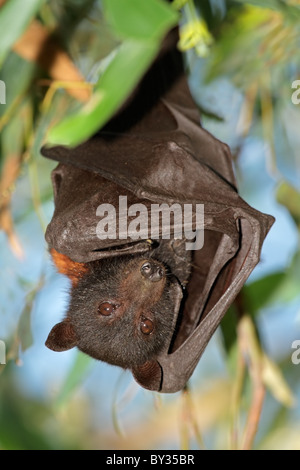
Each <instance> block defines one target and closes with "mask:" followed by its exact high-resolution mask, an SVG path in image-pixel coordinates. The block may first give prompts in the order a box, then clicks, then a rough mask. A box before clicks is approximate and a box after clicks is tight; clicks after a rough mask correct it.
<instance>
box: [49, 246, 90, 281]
mask: <svg viewBox="0 0 300 470" xmlns="http://www.w3.org/2000/svg"><path fill="white" fill-rule="evenodd" d="M50 254H51V257H52V259H53V262H54V264H55V266H56V268H57V270H58V272H59V273H61V274H64V275H65V276H68V278H69V279H70V280H71V282H72V286H73V287H76V286H77V284H78V281H79V279H80V278H82V277H83V276H84V275H85V274H86V273H87V272H88V270H89V269H88V267H87V265H86V264H85V263H76V261H72V260H71V259H70V258H69V257H68V256H66V255H63V254H62V253H59V252H58V251H56V250H55V249H54V248H52V249H51V250H50Z"/></svg>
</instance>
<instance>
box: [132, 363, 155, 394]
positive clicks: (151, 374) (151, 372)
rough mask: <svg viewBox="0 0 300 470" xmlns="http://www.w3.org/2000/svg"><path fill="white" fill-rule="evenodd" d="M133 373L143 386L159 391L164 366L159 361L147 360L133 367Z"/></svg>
mask: <svg viewBox="0 0 300 470" xmlns="http://www.w3.org/2000/svg"><path fill="white" fill-rule="evenodd" d="M132 375H133V377H134V378H135V380H136V382H137V383H138V384H139V385H141V386H142V387H144V388H146V389H148V390H153V391H156V392H159V391H160V390H161V386H162V368H161V366H160V365H159V363H158V362H157V361H147V362H145V363H144V364H142V365H141V366H137V367H134V368H133V369H132Z"/></svg>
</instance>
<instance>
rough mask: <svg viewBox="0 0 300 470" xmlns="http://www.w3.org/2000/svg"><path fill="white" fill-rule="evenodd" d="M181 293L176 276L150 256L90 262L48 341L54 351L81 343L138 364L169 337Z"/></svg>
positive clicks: (127, 364) (97, 353)
mask: <svg viewBox="0 0 300 470" xmlns="http://www.w3.org/2000/svg"><path fill="white" fill-rule="evenodd" d="M178 295H179V294H178V281H177V280H176V279H175V278H174V277H173V276H172V275H170V274H169V273H168V270H167V268H166V267H165V266H164V265H163V264H162V263H161V262H160V261H157V260H155V259H153V258H151V257H146V256H135V257H132V256H131V257H127V256H125V257H119V258H110V259H104V260H101V261H95V262H91V263H89V269H88V272H87V273H86V275H85V276H83V277H82V278H81V279H80V281H79V283H78V285H77V286H76V287H75V288H73V290H72V292H71V299H70V305H69V310H68V313H67V316H66V318H65V319H64V320H63V321H62V322H61V323H58V324H57V325H55V326H54V328H53V329H52V330H51V332H50V334H49V336H48V339H47V341H46V346H48V347H49V348H50V349H52V350H54V351H66V350H68V349H71V348H73V347H75V346H77V347H78V348H79V349H80V350H81V351H83V352H84V353H87V354H88V355H90V356H91V357H93V358H95V359H98V360H102V361H105V362H108V363H109V364H114V365H118V366H120V367H123V368H134V367H137V366H140V365H142V364H144V363H145V362H147V361H149V360H152V359H153V358H155V357H156V356H157V355H158V354H159V353H160V352H161V351H162V350H163V349H164V348H165V347H166V345H168V344H169V343H170V339H171V337H172V334H173V333H174V327H175V322H176V315H174V310H175V306H177V305H178ZM176 308H177V307H176Z"/></svg>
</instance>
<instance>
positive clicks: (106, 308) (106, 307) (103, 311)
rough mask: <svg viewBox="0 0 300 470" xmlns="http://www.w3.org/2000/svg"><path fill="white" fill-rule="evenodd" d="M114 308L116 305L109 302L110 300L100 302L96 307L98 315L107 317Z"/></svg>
mask: <svg viewBox="0 0 300 470" xmlns="http://www.w3.org/2000/svg"><path fill="white" fill-rule="evenodd" d="M115 309H116V306H115V305H114V304H111V303H110V302H102V304H100V305H99V307H98V313H100V315H103V316H105V317H108V316H109V315H111V314H112V313H113V312H114V311H115Z"/></svg>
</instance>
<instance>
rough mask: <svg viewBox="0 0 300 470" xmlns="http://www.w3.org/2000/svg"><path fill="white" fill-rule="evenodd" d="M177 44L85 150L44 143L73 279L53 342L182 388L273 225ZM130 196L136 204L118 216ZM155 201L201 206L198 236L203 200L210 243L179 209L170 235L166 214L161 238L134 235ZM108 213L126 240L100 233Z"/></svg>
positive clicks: (55, 222) (62, 256) (58, 251)
mask: <svg viewBox="0 0 300 470" xmlns="http://www.w3.org/2000/svg"><path fill="white" fill-rule="evenodd" d="M176 41H177V35H176V34H175V41H174V40H173V41H171V46H168V47H162V51H161V53H160V55H159V57H158V58H157V60H156V61H155V62H154V64H153V65H152V67H151V69H150V70H149V71H148V72H147V74H146V75H145V77H144V78H143V80H142V81H141V83H140V84H139V85H138V86H137V88H136V90H135V91H134V93H133V95H132V96H131V97H130V98H129V99H128V101H127V102H126V103H125V104H124V105H123V107H122V109H120V110H119V112H118V113H117V114H116V116H114V117H113V118H112V119H111V121H110V122H109V123H108V124H107V125H106V126H105V127H104V128H103V129H101V131H100V132H99V133H98V134H96V135H95V136H94V137H92V138H91V139H90V140H89V141H87V142H84V143H83V144H81V145H79V146H78V147H76V148H67V147H63V146H57V147H52V148H47V147H44V148H43V149H42V154H43V155H44V156H46V157H47V158H51V159H54V160H56V161H58V162H59V165H58V167H57V168H56V169H55V170H54V171H53V173H52V182H53V189H54V202H55V210H54V214H53V217H52V220H51V222H50V224H49V225H48V228H47V232H46V240H47V242H48V245H49V247H50V250H51V253H52V257H53V259H54V262H55V264H56V265H57V267H58V270H59V271H60V272H62V273H63V274H66V275H67V276H68V277H69V278H70V280H71V283H72V289H71V295H70V305H69V308H68V312H67V314H66V316H65V319H64V320H63V321H62V322H61V323H59V324H58V325H56V326H54V328H53V329H52V331H51V333H50V335H49V337H48V340H47V343H46V344H47V346H49V347H50V348H52V349H54V350H55V351H63V350H66V349H69V348H71V347H74V346H77V347H78V348H79V349H81V350H82V351H84V352H86V353H87V354H90V355H91V356H92V357H94V358H96V359H100V360H104V361H107V362H109V363H111V364H115V365H119V366H121V367H124V368H129V369H130V370H131V371H132V373H133V376H134V377H135V379H136V380H137V382H138V383H139V384H140V385H141V386H143V387H144V388H147V389H150V390H156V391H160V392H176V391H178V390H181V389H182V388H183V387H184V386H185V384H186V383H187V381H188V379H189V378H190V377H191V375H192V373H193V371H194V369H195V367H196V365H197V363H198V361H199V359H200V357H201V355H202V353H203V351H204V350H205V348H206V346H207V344H208V342H209V340H210V338H211V337H212V335H213V334H214V332H215V331H216V329H217V327H218V326H219V324H220V322H221V320H222V318H223V316H224V315H225V313H226V311H227V310H228V308H229V306H230V304H231V303H232V302H233V301H234V299H235V297H236V295H237V294H238V292H239V291H240V290H241V288H242V286H243V284H244V283H245V281H246V280H247V278H248V276H249V275H250V273H251V272H252V270H253V269H254V267H255V266H256V264H257V263H258V261H259V257H260V251H261V247H262V244H263V241H264V239H265V237H266V235H267V233H268V231H269V229H270V227H271V226H272V224H273V222H274V219H273V217H271V216H269V215H266V214H262V213H261V212H259V211H257V210H255V209H253V208H252V207H250V206H249V205H248V204H247V203H246V202H245V201H244V200H243V199H242V198H241V197H240V196H239V194H238V192H237V188H236V182H235V177H234V172H233V166H232V158H231V154H230V151H229V148H228V147H227V146H226V145H225V144H224V143H222V142H220V141H219V140H218V139H216V138H215V137H213V136H212V135H211V134H210V133H208V132H207V131H206V130H204V129H203V128H202V127H201V125H200V116H199V113H198V110H197V108H196V106H195V103H194V101H193V99H192V96H191V94H190V91H189V88H188V85H187V81H186V77H185V75H184V73H183V67H182V61H181V59H180V58H179V59H178V52H177V51H175V50H176ZM174 57H175V58H174ZM123 200H126V202H127V203H128V207H130V208H131V211H130V210H128V211H121V212H120V213H119V214H118V216H116V217H114V214H115V211H117V207H118V206H119V205H120V201H123ZM153 205H160V207H162V205H164V207H167V208H169V209H170V208H172V207H173V208H175V207H176V208H177V210H178V211H181V213H182V214H185V213H186V209H187V206H188V207H189V208H192V209H193V210H192V217H191V229H192V231H194V232H193V233H196V231H195V230H196V228H197V207H200V206H202V207H203V208H204V220H203V227H202V229H201V230H202V231H203V239H204V244H203V246H202V245H201V247H199V246H197V247H196V248H195V249H192V250H188V249H187V245H186V240H185V238H184V237H181V238H180V237H178V226H176V220H175V216H174V217H170V219H169V221H168V228H169V236H167V237H166V236H165V231H164V230H163V229H164V228H165V227H164V225H165V224H166V223H165V222H162V224H161V225H160V226H159V229H158V231H157V233H156V236H152V237H151V234H150V235H149V234H147V236H144V237H143V236H140V237H137V236H135V235H134V236H133V235H132V233H131V231H130V230H129V228H130V227H132V225H134V224H135V225H138V223H137V218H135V217H136V214H137V213H138V211H140V215H141V214H142V213H144V215H145V217H146V219H144V222H145V223H146V222H147V221H148V223H149V224H150V225H151V220H152V219H151V213H152V212H151V210H152V209H153ZM99 207H101V208H102V209H105V210H106V212H107V214H108V213H109V214H110V216H108V215H107V214H106V215H105V210H102V209H101V210H100V211H99ZM133 208H134V209H135V211H136V212H134V211H133V210H132V209H133ZM170 210H171V209H170ZM103 217H107V219H106V222H107V224H108V225H109V220H111V219H113V221H114V224H115V227H113V228H115V230H112V233H113V234H114V233H116V234H118V235H117V237H115V238H114V237H113V236H103V237H102V236H100V237H99V233H98V230H97V227H98V228H99V223H100V225H101V224H102V225H103V226H104V225H105V224H104V222H103ZM147 217H148V218H147ZM139 223H140V225H142V218H140V219H139ZM146 225H147V223H146ZM177 225H178V224H177ZM181 233H183V234H185V235H186V232H185V231H184V230H182V231H181Z"/></svg>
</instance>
